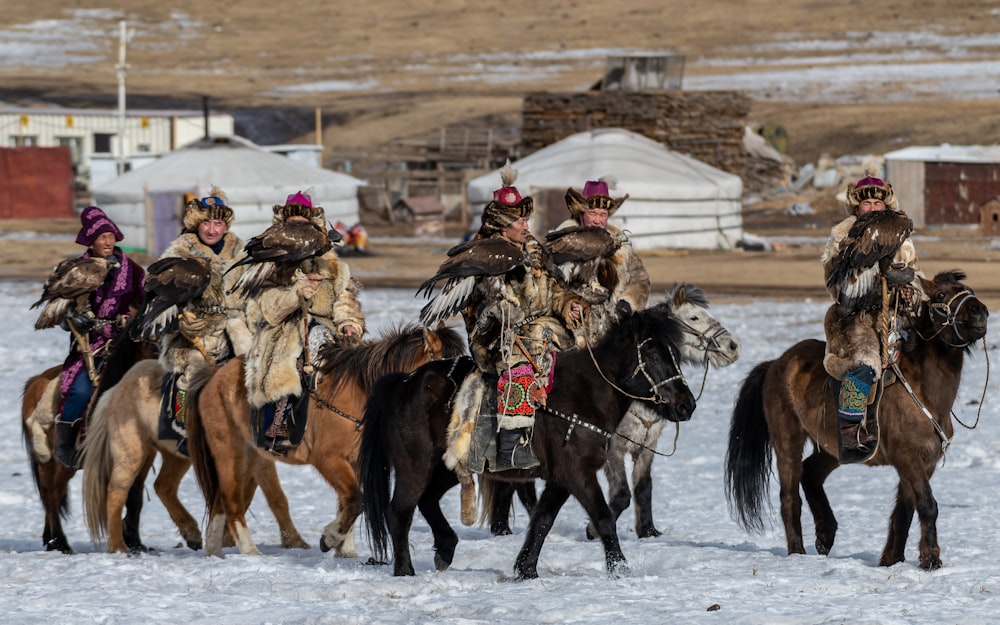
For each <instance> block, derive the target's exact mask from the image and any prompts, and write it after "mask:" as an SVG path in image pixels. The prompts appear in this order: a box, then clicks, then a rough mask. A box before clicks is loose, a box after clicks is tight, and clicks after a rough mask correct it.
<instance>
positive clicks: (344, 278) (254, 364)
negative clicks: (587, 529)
mask: <svg viewBox="0 0 1000 625" xmlns="http://www.w3.org/2000/svg"><path fill="white" fill-rule="evenodd" d="M273 221H274V225H273V226H271V228H269V229H268V230H267V231H265V232H264V233H262V234H261V235H260V236H258V237H255V238H254V239H252V240H251V241H250V242H248V243H247V252H248V256H247V257H246V258H244V259H243V260H241V261H240V262H239V263H238V265H240V266H242V265H243V264H256V265H257V266H256V267H254V266H251V267H248V268H246V270H245V271H244V273H243V275H242V276H241V277H240V279H239V280H238V281H237V283H236V285H235V286H234V290H237V291H239V292H240V293H241V294H242V295H244V296H246V298H247V301H246V320H247V324H248V325H249V327H251V328H254V332H255V334H254V337H253V342H252V344H251V346H250V349H249V352H248V353H247V358H246V376H245V382H246V386H247V398H248V399H249V401H250V406H251V410H252V415H253V417H252V419H251V422H252V424H253V427H254V428H255V433H256V434H257V444H258V446H260V447H261V448H263V449H267V450H269V451H271V452H272V453H275V454H278V455H285V454H287V453H288V451H289V450H290V449H292V448H293V447H295V446H296V445H298V444H299V442H300V441H301V440H302V436H303V434H304V428H305V418H306V410H307V407H308V404H309V401H308V400H309V397H308V392H309V391H310V390H312V387H313V386H314V384H315V379H314V377H313V376H312V375H311V372H312V370H313V366H314V362H313V358H314V357H315V355H316V354H315V351H316V350H315V349H310V334H311V332H310V330H311V329H312V327H313V326H314V325H319V326H321V328H322V329H323V330H324V331H325V332H327V333H328V334H329V335H331V336H332V337H333V340H335V341H338V342H341V343H343V344H345V345H354V344H357V343H359V342H360V341H361V339H362V337H363V335H364V333H365V321H364V317H363V316H362V313H361V303H360V302H359V301H358V290H359V288H360V287H359V284H358V282H357V281H356V280H354V279H352V278H351V272H350V270H349V268H348V266H347V264H346V263H344V262H341V261H340V260H339V259H338V258H337V254H336V252H334V251H333V249H332V242H331V241H330V239H329V237H330V235H329V233H327V230H326V216H325V212H324V211H323V207H321V206H314V205H313V201H312V198H311V197H310V196H309V195H307V194H305V193H302V192H301V191H299V192H297V193H293V194H292V195H289V196H288V198H287V199H286V201H285V203H284V204H279V205H275V206H274V218H273ZM316 241H320V242H321V243H322V244H321V245H318V246H317V245H315V244H314V243H315V242H316ZM265 265H267V266H269V268H268V269H266V270H264V269H262V267H264V266H265ZM234 267H236V265H234ZM258 279H259V280H260V282H259V284H258V283H255V280H258Z"/></svg>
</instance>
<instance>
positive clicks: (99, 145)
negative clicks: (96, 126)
mask: <svg viewBox="0 0 1000 625" xmlns="http://www.w3.org/2000/svg"><path fill="white" fill-rule="evenodd" d="M114 138H115V136H114V135H113V134H110V133H106V132H95V133H94V153H95V154H111V141H112V139H114Z"/></svg>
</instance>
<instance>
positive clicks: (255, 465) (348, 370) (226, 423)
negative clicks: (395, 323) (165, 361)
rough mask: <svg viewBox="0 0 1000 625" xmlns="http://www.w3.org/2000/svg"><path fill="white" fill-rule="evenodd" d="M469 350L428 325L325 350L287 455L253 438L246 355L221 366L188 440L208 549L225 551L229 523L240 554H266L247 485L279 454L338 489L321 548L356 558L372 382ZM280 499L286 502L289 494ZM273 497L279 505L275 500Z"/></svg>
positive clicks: (202, 396)
mask: <svg viewBox="0 0 1000 625" xmlns="http://www.w3.org/2000/svg"><path fill="white" fill-rule="evenodd" d="M464 352H465V342H464V340H463V339H462V337H461V336H460V335H459V334H458V333H457V332H455V331H454V330H452V329H450V328H439V329H438V330H436V331H430V330H426V329H423V328H421V327H419V326H417V325H413V324H410V325H407V326H404V327H402V328H395V329H392V330H390V331H389V332H387V333H386V334H385V335H384V336H382V337H381V338H379V339H377V340H374V341H367V342H365V343H362V344H361V345H359V346H356V347H351V348H336V347H330V348H327V349H325V350H324V351H323V352H321V354H320V357H321V361H322V364H321V365H320V367H319V369H320V371H321V373H322V379H321V381H320V382H319V384H318V385H317V388H316V391H315V392H313V393H311V394H310V395H311V396H310V401H309V426H308V427H307V428H306V432H305V436H304V438H303V440H302V443H301V444H300V445H299V446H298V447H296V448H294V449H293V450H292V451H290V452H289V453H288V455H287V456H283V457H279V456H274V455H272V454H271V453H269V452H267V451H264V450H262V449H259V448H258V447H257V446H256V445H255V444H254V439H253V436H252V435H251V433H250V405H249V403H248V402H247V394H246V386H245V385H244V375H243V374H244V367H243V360H242V359H235V360H232V361H230V362H229V363H227V364H225V365H223V366H222V367H220V368H218V369H216V370H215V372H214V374H213V375H212V377H211V379H209V381H208V382H207V383H206V384H205V385H204V387H202V388H201V390H200V391H199V392H197V393H196V395H195V398H196V399H195V401H192V402H189V405H191V406H195V409H194V410H192V411H191V412H190V414H189V415H188V445H189V448H190V449H191V458H192V460H193V462H194V465H195V474H196V475H197V477H198V482H199V484H201V487H202V492H203V494H204V495H205V503H206V506H207V507H208V512H209V524H208V529H207V530H206V536H205V551H206V553H208V554H210V555H219V556H221V555H222V536H223V530H224V529H225V530H227V531H228V532H229V533H230V534H231V535H232V536H233V537H234V538H235V540H236V545H237V547H238V548H239V550H240V553H247V554H259V553H260V551H258V549H257V547H256V545H255V544H254V542H253V540H252V539H251V538H250V533H249V531H248V529H247V524H246V518H245V516H244V512H245V510H246V509H247V506H248V504H249V501H248V500H247V488H246V486H245V485H246V483H247V478H248V476H251V475H256V474H258V473H259V471H260V467H262V466H269V467H272V468H273V467H274V462H275V461H276V460H281V461H282V462H287V463H289V464H311V465H312V466H313V467H315V468H316V470H317V471H319V473H320V474H321V475H322V476H323V478H324V479H325V480H326V481H327V482H328V483H329V484H330V486H332V487H333V489H334V490H335V491H336V492H337V496H338V507H337V517H336V518H335V519H334V520H333V521H331V522H330V523H329V524H327V526H326V527H325V528H324V529H323V535H322V536H321V538H320V548H321V549H322V550H323V551H329V550H330V549H336V555H337V556H338V557H357V555H358V554H357V551H356V550H355V547H354V522H355V521H356V520H357V518H358V516H359V515H360V514H361V493H360V485H359V480H358V475H357V472H356V469H355V461H356V459H357V456H358V444H359V441H360V437H361V434H360V430H361V426H362V422H361V417H362V414H363V411H364V406H365V402H366V401H367V399H368V392H369V390H370V389H371V386H372V384H373V383H374V381H375V380H376V379H377V378H379V377H380V376H382V375H384V374H386V373H391V372H398V371H412V370H413V369H415V368H417V367H418V366H420V365H422V364H424V363H426V362H429V361H431V360H434V359H437V358H450V357H453V356H457V355H460V354H462V353H464ZM189 397H190V396H189ZM281 498H282V502H283V505H284V508H285V509H287V506H288V502H287V500H286V499H284V494H283V493H282V494H281ZM268 503H270V504H271V507H272V509H274V506H275V502H271V501H269V502H268Z"/></svg>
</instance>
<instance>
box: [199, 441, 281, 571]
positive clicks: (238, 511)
mask: <svg viewBox="0 0 1000 625" xmlns="http://www.w3.org/2000/svg"><path fill="white" fill-rule="evenodd" d="M212 447H213V449H215V448H216V447H215V446H214V445H213V446H212ZM233 447H241V446H232V447H230V449H229V451H228V453H227V454H226V456H227V457H226V458H220V457H219V456H221V455H222V454H217V455H216V456H215V463H216V464H215V466H216V472H217V474H218V480H219V495H218V497H219V501H218V502H217V504H215V505H213V515H216V514H221V515H222V516H223V518H224V519H225V521H224V522H225V529H226V530H227V531H229V533H230V535H232V537H233V540H234V541H235V542H236V547H237V549H239V552H240V553H242V554H246V555H254V556H259V555H261V553H260V550H259V549H257V545H256V544H254V542H253V539H252V538H251V537H250V530H249V528H247V519H246V510H247V507H248V506H249V502H248V501H245V500H244V496H243V493H244V489H243V481H242V480H241V479H239V476H241V475H246V474H247V472H249V471H250V469H251V467H250V466H248V465H249V463H248V462H247V458H246V451H245V450H244V449H242V448H238V449H234V448H233ZM258 481H259V480H258ZM265 494H266V491H265ZM282 496H283V495H282ZM287 507H288V502H287V500H286V501H285V509H286V511H287ZM272 510H273V508H272ZM275 516H276V517H277V514H276V515H275ZM209 523H210V525H211V520H210V521H209ZM215 531H218V530H217V529H214V531H213V537H218V539H219V543H217V544H218V545H219V554H218V555H221V551H222V550H221V545H222V542H221V541H222V533H221V532H219V533H218V534H216V533H215ZM206 544H208V543H206Z"/></svg>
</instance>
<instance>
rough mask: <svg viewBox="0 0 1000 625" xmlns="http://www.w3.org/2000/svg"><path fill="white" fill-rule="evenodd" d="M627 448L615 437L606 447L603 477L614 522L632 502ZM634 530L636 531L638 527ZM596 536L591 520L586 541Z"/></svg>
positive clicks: (595, 527)
mask: <svg viewBox="0 0 1000 625" xmlns="http://www.w3.org/2000/svg"><path fill="white" fill-rule="evenodd" d="M624 425H625V424H624V422H623V424H622V426H619V430H621V428H622V427H624ZM634 432H635V429H634V428H631V429H630V430H629V434H630V435H631V434H634ZM630 438H631V436H630ZM628 447H629V443H628V442H626V441H625V440H624V439H622V438H621V437H617V436H616V437H614V438H612V439H611V443H610V444H609V445H608V459H607V461H605V463H604V476H605V477H606V478H607V480H608V506H609V507H610V508H611V514H612V515H613V516H614V519H615V522H617V521H618V517H620V516H621V514H622V512H624V511H625V509H626V508H628V507H629V504H630V503H631V502H632V491H630V490H629V487H628V475H627V474H626V472H625V454H627V453H629V449H628ZM633 457H634V456H633ZM636 530H638V527H637V528H636ZM598 536H600V533H599V532H598V531H597V526H596V525H594V522H593V521H592V520H591V521H588V523H587V539H588V540H594V539H596V538H597V537H598Z"/></svg>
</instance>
